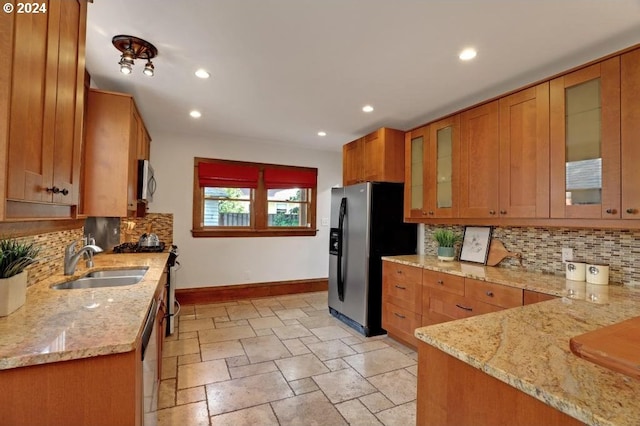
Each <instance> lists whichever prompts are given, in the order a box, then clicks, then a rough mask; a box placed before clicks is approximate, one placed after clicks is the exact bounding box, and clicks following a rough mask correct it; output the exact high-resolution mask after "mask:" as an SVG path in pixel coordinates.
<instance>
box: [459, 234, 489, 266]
mask: <svg viewBox="0 0 640 426" xmlns="http://www.w3.org/2000/svg"><path fill="white" fill-rule="evenodd" d="M491 230H492V228H491V227H490V226H465V227H464V237H463V239H462V250H461V251H460V260H461V261H463V262H474V263H482V264H483V265H486V263H487V256H489V245H490V244H491Z"/></svg>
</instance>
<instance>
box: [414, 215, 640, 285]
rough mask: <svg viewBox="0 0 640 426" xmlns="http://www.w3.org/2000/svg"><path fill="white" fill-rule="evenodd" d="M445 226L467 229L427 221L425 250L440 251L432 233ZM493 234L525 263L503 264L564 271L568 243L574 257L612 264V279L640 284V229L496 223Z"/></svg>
mask: <svg viewBox="0 0 640 426" xmlns="http://www.w3.org/2000/svg"><path fill="white" fill-rule="evenodd" d="M443 227H444V228H449V229H453V230H455V231H457V232H460V234H461V235H462V233H463V232H464V226H437V225H425V234H424V241H425V254H427V255H434V256H435V255H436V252H437V247H438V246H437V244H436V242H435V241H434V240H433V238H432V234H433V231H434V230H435V229H438V228H443ZM492 236H493V238H497V239H499V240H501V241H502V242H503V243H504V245H505V247H506V249H507V250H509V251H512V252H517V253H521V254H522V266H520V264H519V262H518V261H517V260H515V259H505V260H504V261H502V262H501V263H500V264H499V267H501V268H510V269H519V268H524V269H526V270H528V271H535V272H542V273H548V274H555V275H564V264H563V263H562V260H561V259H562V249H563V248H565V247H566V248H572V249H573V258H574V259H579V260H584V261H587V262H595V263H605V264H608V265H609V266H610V271H609V281H610V282H611V283H622V284H625V285H640V230H610V229H606V230H604V229H573V228H535V227H525V228H509V227H495V228H493V234H492ZM458 255H459V248H458Z"/></svg>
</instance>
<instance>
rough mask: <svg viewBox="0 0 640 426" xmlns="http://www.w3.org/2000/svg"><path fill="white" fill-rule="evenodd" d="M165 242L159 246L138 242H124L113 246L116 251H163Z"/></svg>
mask: <svg viewBox="0 0 640 426" xmlns="http://www.w3.org/2000/svg"><path fill="white" fill-rule="evenodd" d="M164 246H165V244H164V243H163V242H161V243H160V245H157V246H141V245H140V244H138V243H122V244H120V245H117V246H115V247H114V248H113V252H114V253H161V252H163V251H164Z"/></svg>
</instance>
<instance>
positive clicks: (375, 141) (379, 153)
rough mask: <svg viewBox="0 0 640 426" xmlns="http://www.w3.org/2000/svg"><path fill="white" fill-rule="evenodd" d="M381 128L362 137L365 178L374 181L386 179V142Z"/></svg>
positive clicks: (366, 180)
mask: <svg viewBox="0 0 640 426" xmlns="http://www.w3.org/2000/svg"><path fill="white" fill-rule="evenodd" d="M381 133H382V131H381V130H376V131H375V132H372V133H369V134H368V135H366V136H365V137H364V138H362V163H363V164H362V168H363V170H364V171H363V180H364V181H365V182H372V181H376V180H384V178H383V176H384V172H385V170H384V164H385V161H384V160H385V144H384V134H381Z"/></svg>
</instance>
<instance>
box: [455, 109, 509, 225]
mask: <svg viewBox="0 0 640 426" xmlns="http://www.w3.org/2000/svg"><path fill="white" fill-rule="evenodd" d="M499 153H500V143H499V139H498V101H493V102H490V103H488V104H484V105H480V106H479V107H476V108H473V109H469V110H467V111H464V112H463V113H462V114H461V116H460V186H459V191H460V206H459V212H460V216H461V217H468V218H487V217H496V216H497V214H498V179H499V173H498V167H499V164H500V161H499V158H500V157H499Z"/></svg>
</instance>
